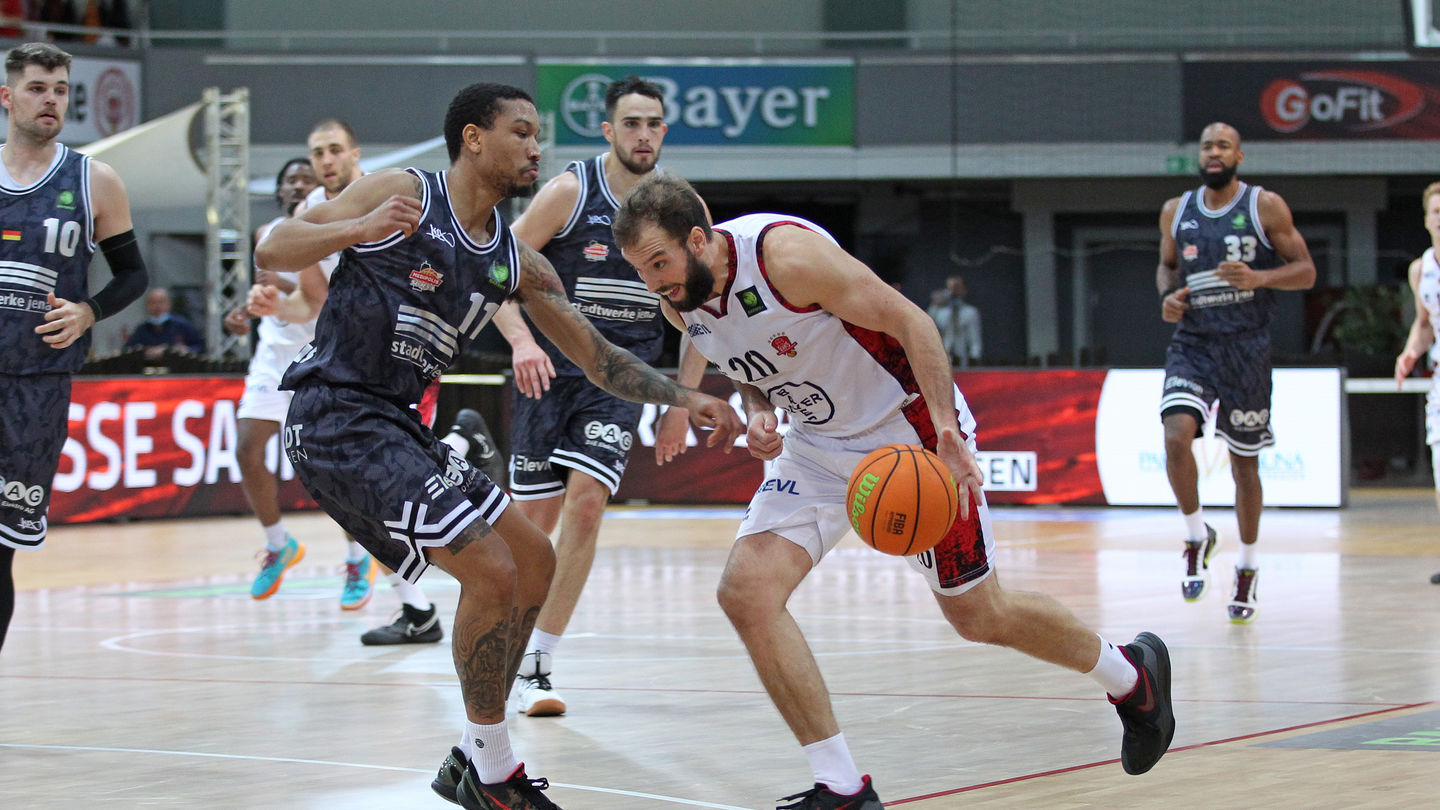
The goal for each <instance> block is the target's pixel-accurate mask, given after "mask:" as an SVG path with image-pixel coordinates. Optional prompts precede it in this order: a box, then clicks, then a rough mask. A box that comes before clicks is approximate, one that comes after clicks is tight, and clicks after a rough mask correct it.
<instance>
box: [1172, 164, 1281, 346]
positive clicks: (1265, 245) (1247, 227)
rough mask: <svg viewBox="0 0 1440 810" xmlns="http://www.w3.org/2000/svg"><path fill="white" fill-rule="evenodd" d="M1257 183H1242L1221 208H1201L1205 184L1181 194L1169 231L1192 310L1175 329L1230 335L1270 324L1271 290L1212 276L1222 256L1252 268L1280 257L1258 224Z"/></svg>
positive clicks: (1265, 266)
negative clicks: (1243, 287) (1240, 285)
mask: <svg viewBox="0 0 1440 810" xmlns="http://www.w3.org/2000/svg"><path fill="white" fill-rule="evenodd" d="M1261 191H1262V189H1261V188H1260V186H1252V185H1249V184H1247V183H1241V184H1240V191H1239V192H1238V193H1237V194H1236V195H1235V197H1234V199H1232V200H1231V201H1230V204H1229V205H1226V206H1225V207H1224V208H1222V209H1220V210H1219V211H1211V210H1209V209H1208V208H1206V207H1205V202H1204V200H1205V189H1204V187H1203V186H1202V187H1201V188H1199V189H1197V190H1195V191H1187V192H1185V194H1184V196H1182V197H1181V198H1180V206H1179V208H1178V209H1177V210H1176V212H1175V220H1174V221H1173V222H1172V223H1171V224H1170V233H1171V235H1172V236H1173V237H1174V238H1175V252H1176V256H1177V259H1178V261H1179V267H1180V275H1181V283H1182V284H1183V285H1184V286H1187V287H1189V288H1190V295H1189V297H1188V298H1186V303H1188V304H1189V305H1190V309H1189V310H1187V311H1186V312H1185V315H1184V317H1182V318H1181V319H1180V323H1179V324H1178V325H1177V326H1176V328H1175V331H1176V334H1190V335H1233V334H1238V333H1241V332H1253V331H1255V330H1257V329H1264V328H1266V327H1268V326H1269V325H1270V319H1271V318H1273V317H1274V315H1275V293H1274V291H1273V290H1270V289H1267V288H1263V287H1262V288H1259V289H1255V290H1240V289H1237V288H1235V287H1232V286H1230V285H1229V284H1227V283H1225V282H1224V281H1221V280H1220V279H1218V278H1216V277H1215V268H1216V267H1218V266H1219V265H1220V263H1221V262H1225V261H1243V262H1245V263H1246V264H1248V265H1250V267H1252V268H1253V269H1256V270H1268V269H1270V268H1272V267H1278V266H1280V265H1281V264H1283V262H1281V261H1280V258H1279V257H1278V256H1277V255H1276V254H1275V249H1274V248H1273V247H1271V245H1270V240H1269V238H1267V237H1266V235H1265V229H1264V228H1263V227H1261V225H1260V211H1259V200H1260V192H1261Z"/></svg>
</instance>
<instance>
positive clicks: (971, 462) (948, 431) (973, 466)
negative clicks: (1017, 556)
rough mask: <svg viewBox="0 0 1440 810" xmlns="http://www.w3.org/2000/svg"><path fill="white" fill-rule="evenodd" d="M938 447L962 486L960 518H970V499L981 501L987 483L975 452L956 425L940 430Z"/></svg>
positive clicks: (956, 482)
mask: <svg viewBox="0 0 1440 810" xmlns="http://www.w3.org/2000/svg"><path fill="white" fill-rule="evenodd" d="M936 449H937V451H938V455H939V456H940V460H941V461H943V462H945V466H946V467H949V468H950V475H951V476H952V477H954V479H955V484H956V485H957V486H958V487H959V488H960V519H961V520H969V519H970V501H971V500H974V501H975V503H980V500H981V498H982V497H983V494H982V488H983V485H984V483H985V479H984V478H983V477H981V475H980V465H979V463H977V462H976V461H975V454H974V453H972V452H970V448H969V447H968V446H967V445H966V444H965V442H964V440H962V439H961V438H960V431H959V429H958V428H954V427H946V428H944V429H943V430H941V431H940V439H939V442H938V443H937V445H936Z"/></svg>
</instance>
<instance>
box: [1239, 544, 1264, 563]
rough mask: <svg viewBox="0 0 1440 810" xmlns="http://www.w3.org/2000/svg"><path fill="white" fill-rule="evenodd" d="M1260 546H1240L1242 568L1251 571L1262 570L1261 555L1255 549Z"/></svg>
mask: <svg viewBox="0 0 1440 810" xmlns="http://www.w3.org/2000/svg"><path fill="white" fill-rule="evenodd" d="M1258 545H1259V543H1241V544H1240V562H1239V563H1238V565H1239V566H1240V567H1241V568H1249V569H1251V570H1258V569H1259V568H1260V559H1259V557H1260V553H1259V552H1258V551H1256V548H1255V547H1256V546H1258Z"/></svg>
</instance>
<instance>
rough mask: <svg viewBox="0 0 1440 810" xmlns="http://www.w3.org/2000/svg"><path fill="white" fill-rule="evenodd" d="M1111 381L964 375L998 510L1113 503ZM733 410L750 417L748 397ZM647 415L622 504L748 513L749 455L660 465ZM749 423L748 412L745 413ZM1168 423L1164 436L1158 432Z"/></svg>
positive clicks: (715, 383)
mask: <svg viewBox="0 0 1440 810" xmlns="http://www.w3.org/2000/svg"><path fill="white" fill-rule="evenodd" d="M1105 375H1106V372H1105V371H1074V370H1054V371H1048V370H1047V371H1037V370H1016V371H963V372H958V373H956V375H955V380H956V382H958V383H959V385H960V390H961V392H963V393H964V395H965V399H966V401H967V402H968V403H969V404H970V410H971V411H972V412H973V413H974V414H975V421H976V425H977V431H976V433H977V436H976V439H977V442H978V444H979V447H980V456H979V459H978V460H979V462H980V466H981V470H982V471H983V472H984V474H985V478H986V497H987V498H988V500H989V501H990V502H991V503H1035V504H1054V503H1075V504H1083V503H1091V504H1103V503H1105V496H1104V492H1103V491H1102V489H1101V486H1100V474H1099V471H1098V469H1097V467H1096V454H1095V417H1096V413H1097V411H1098V408H1099V403H1100V391H1101V388H1102V387H1103V385H1104V383H1105ZM701 390H703V391H705V392H706V393H708V394H713V395H715V396H720V397H724V396H727V395H730V394H733V391H734V389H733V387H732V386H731V384H730V381H729V380H728V379H727V378H725V377H724V376H723V375H720V374H709V375H706V377H705V380H704V382H703V383H702V385H701ZM731 403H732V404H733V405H735V406H736V410H737V411H740V410H741V409H740V407H739V399H738V395H733V396H731ZM657 413H658V411H657V409H655V408H654V407H650V406H647V407H646V409H645V416H644V417H643V418H642V423H641V425H640V443H641V445H642V447H641V448H637V449H636V450H635V451H634V452H632V453H631V455H630V466H629V467H628V468H627V470H626V472H625V477H624V478H623V479H622V480H621V484H620V491H619V492H618V493H617V494H616V498H615V500H616V501H618V502H625V501H649V502H651V503H692V504H701V503H746V502H748V501H749V500H750V496H751V495H753V494H754V492H755V488H756V487H758V486H759V485H760V482H761V478H762V472H763V470H762V466H761V462H760V461H759V460H758V459H756V458H754V457H753V456H751V455H750V453H749V451H748V450H746V449H745V448H744V447H736V448H735V449H734V450H732V451H731V452H730V454H728V455H726V454H725V453H722V452H720V451H719V450H714V449H709V448H706V447H704V446H694V447H691V448H690V450H689V451H688V452H686V453H684V454H683V455H681V456H680V457H679V458H677V459H676V460H674V461H672V462H670V463H669V464H666V465H665V466H663V467H657V466H656V465H655V454H654V452H653V447H654V444H655V435H654V430H655V418H656V415H657ZM742 413H743V411H742ZM1158 424H1159V417H1158V416H1157V417H1156V423H1155V425H1152V427H1155V428H1156V430H1158V429H1159V428H1158Z"/></svg>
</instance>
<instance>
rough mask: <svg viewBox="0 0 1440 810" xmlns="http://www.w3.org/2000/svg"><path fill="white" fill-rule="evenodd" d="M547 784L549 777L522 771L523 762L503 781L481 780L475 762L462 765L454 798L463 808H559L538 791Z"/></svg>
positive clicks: (500, 809) (480, 809)
mask: <svg viewBox="0 0 1440 810" xmlns="http://www.w3.org/2000/svg"><path fill="white" fill-rule="evenodd" d="M549 787H550V780H548V779H531V778H530V777H528V776H526V775H525V763H523V762H522V763H520V765H519V766H518V767H517V768H515V772H514V773H512V774H510V776H509V778H507V779H506V780H505V781H504V782H497V783H495V784H493V785H490V784H485V783H484V782H481V781H480V775H479V774H477V773H476V772H475V764H474V763H471V764H470V766H469V767H468V768H466V769H465V775H464V776H463V777H461V779H460V786H459V788H457V789H456V791H455V798H457V799H459V800H460V806H461V807H463V808H465V810H560V806H559V805H557V804H555V803H554V802H552V801H550V800H549V799H547V798H545V795H544V794H543V793H541V792H540V791H542V790H546V789H548V788H549Z"/></svg>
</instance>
